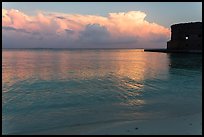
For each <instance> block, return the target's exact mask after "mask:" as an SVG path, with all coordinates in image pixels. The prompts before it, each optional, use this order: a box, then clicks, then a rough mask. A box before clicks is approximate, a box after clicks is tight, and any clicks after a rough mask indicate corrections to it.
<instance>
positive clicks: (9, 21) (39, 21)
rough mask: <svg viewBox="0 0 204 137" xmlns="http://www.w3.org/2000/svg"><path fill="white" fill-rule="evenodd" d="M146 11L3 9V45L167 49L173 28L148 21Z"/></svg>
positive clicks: (20, 46) (9, 46) (7, 46)
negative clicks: (102, 12)
mask: <svg viewBox="0 0 204 137" xmlns="http://www.w3.org/2000/svg"><path fill="white" fill-rule="evenodd" d="M146 16H147V15H146V13H144V12H142V11H129V12H119V13H109V15H108V16H107V17H103V16H98V15H81V14H66V13H51V12H49V13H48V12H42V11H41V12H38V13H37V15H35V16H29V15H27V14H25V13H23V12H21V11H19V10H16V9H10V10H6V9H2V35H3V48H35V47H42V48H165V47H166V42H167V41H168V40H169V39H170V29H169V28H165V27H163V26H161V25H159V24H157V23H154V22H152V23H151V22H148V21H146V20H145V17H146Z"/></svg>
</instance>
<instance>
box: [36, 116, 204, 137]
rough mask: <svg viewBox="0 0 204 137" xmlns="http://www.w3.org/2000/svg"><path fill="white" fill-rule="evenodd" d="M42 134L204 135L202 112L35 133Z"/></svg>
mask: <svg viewBox="0 0 204 137" xmlns="http://www.w3.org/2000/svg"><path fill="white" fill-rule="evenodd" d="M34 134H37V135H40V134H43V135H202V113H197V114H193V115H186V116H180V117H172V118H165V119H148V120H134V121H121V122H112V123H100V124H97V125H96V124H93V125H88V126H87V125H83V126H75V127H66V128H60V129H54V130H51V131H42V132H38V133H33V135H34Z"/></svg>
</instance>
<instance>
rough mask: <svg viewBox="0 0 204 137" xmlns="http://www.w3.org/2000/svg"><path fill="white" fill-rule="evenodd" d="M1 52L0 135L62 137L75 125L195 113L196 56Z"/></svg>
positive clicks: (199, 70) (199, 94) (121, 51)
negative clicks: (53, 136)
mask: <svg viewBox="0 0 204 137" xmlns="http://www.w3.org/2000/svg"><path fill="white" fill-rule="evenodd" d="M2 53H3V55H2V80H3V81H2V107H3V110H2V130H3V131H2V134H35V133H38V132H41V131H44V132H46V131H47V132H48V133H49V131H50V130H55V129H60V128H64V127H67V132H69V129H70V128H71V127H77V126H89V125H92V124H94V125H95V126H96V127H97V124H103V123H108V122H121V121H129V120H138V119H158V118H167V117H176V116H184V115H189V114H194V113H198V112H201V111H202V108H201V107H202V105H201V103H202V55H201V54H178V53H177V54H176V53H174V54H172V53H171V54H170V53H156V52H144V51H143V50H135V49H133V50H130V49H117V50H102V49H101V50H99V49H97V50H65V49H62V50H52V49H50V50H43V49H41V50H40V49H38V50H37V49H32V50H31V49H30V50H28V49H21V50H20V49H19V50H17V49H15V50H14V49H4V50H3V52H2ZM69 127H70V128H69ZM70 132H71V131H70Z"/></svg>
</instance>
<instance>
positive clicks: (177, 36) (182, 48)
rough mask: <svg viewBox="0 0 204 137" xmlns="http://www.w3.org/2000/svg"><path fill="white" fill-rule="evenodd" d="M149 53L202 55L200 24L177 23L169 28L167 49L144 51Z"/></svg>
mask: <svg viewBox="0 0 204 137" xmlns="http://www.w3.org/2000/svg"><path fill="white" fill-rule="evenodd" d="M145 51H151V52H190V53H202V22H190V23H179V24H174V25H172V26H171V40H170V41H168V42H167V49H146V50H145Z"/></svg>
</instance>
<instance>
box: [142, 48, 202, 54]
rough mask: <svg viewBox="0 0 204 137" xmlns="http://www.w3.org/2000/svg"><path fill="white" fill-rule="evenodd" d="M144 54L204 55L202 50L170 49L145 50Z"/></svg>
mask: <svg viewBox="0 0 204 137" xmlns="http://www.w3.org/2000/svg"><path fill="white" fill-rule="evenodd" d="M144 52H163V53H197V54H198V53H199V54H202V50H169V49H144Z"/></svg>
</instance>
